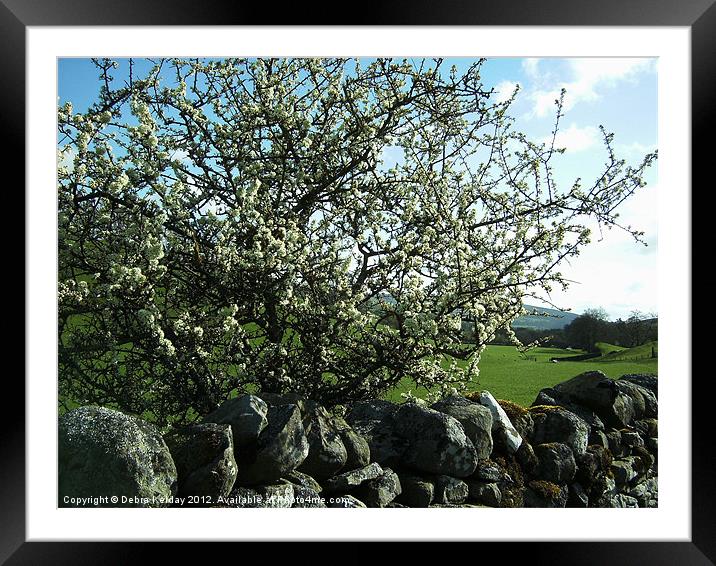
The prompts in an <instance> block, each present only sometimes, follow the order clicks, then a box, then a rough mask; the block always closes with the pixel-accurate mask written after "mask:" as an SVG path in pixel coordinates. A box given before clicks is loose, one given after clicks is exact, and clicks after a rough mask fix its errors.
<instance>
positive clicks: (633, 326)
mask: <svg viewBox="0 0 716 566" xmlns="http://www.w3.org/2000/svg"><path fill="white" fill-rule="evenodd" d="M514 333H515V335H516V336H517V338H519V340H520V342H522V343H523V344H528V343H532V342H534V341H535V340H541V341H542V344H543V345H544V346H549V347H554V348H575V349H579V350H585V351H587V352H595V351H597V347H596V344H597V342H606V343H608V344H614V345H615V346H623V347H624V348H634V347H636V346H641V345H642V344H646V343H647V342H651V341H653V340H657V339H658V319H657V316H656V314H653V313H644V312H641V311H638V310H635V311H632V312H631V314H630V315H629V317H628V318H626V319H622V318H618V319H617V320H615V321H610V320H609V319H608V315H607V313H606V311H604V309H602V308H595V309H587V310H586V311H585V312H584V313H583V314H581V315H580V316H578V317H577V318H575V319H574V320H573V321H572V322H571V323H570V324H568V325H567V326H565V327H564V328H562V329H536V328H515V329H514ZM491 344H503V345H507V344H511V341H510V338H509V336H507V334H506V333H504V332H503V333H499V334H497V335H496V336H495V339H494V340H493V341H492V342H491Z"/></svg>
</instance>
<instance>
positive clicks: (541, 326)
mask: <svg viewBox="0 0 716 566" xmlns="http://www.w3.org/2000/svg"><path fill="white" fill-rule="evenodd" d="M525 310H527V311H528V312H532V311H534V312H536V313H538V314H526V315H522V316H519V317H517V318H516V319H515V321H514V322H513V323H512V328H534V329H535V330H556V329H559V328H564V327H565V326H567V325H568V324H569V323H570V322H572V321H573V320H574V319H575V318H577V317H578V316H579V315H578V314H575V313H572V312H564V311H560V310H557V309H548V308H546V307H535V306H532V305H525Z"/></svg>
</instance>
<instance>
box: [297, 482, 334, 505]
mask: <svg viewBox="0 0 716 566" xmlns="http://www.w3.org/2000/svg"><path fill="white" fill-rule="evenodd" d="M325 506H326V503H325V502H324V501H323V498H322V497H321V496H320V495H319V493H318V492H317V491H315V490H313V489H311V488H310V487H304V486H302V485H294V486H293V505H292V507H294V508H296V507H298V508H316V507H320V508H323V507H325Z"/></svg>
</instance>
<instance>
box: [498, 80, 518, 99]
mask: <svg viewBox="0 0 716 566" xmlns="http://www.w3.org/2000/svg"><path fill="white" fill-rule="evenodd" d="M517 86H518V83H516V82H514V81H502V82H501V83H499V84H498V85H497V86H496V87H495V95H494V97H495V102H497V103H498V104H500V103H502V102H506V101H507V100H509V99H510V98H511V97H512V94H513V93H514V92H515V88H517Z"/></svg>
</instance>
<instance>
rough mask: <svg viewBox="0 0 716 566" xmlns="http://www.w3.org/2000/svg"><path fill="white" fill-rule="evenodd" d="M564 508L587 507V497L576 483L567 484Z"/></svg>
mask: <svg viewBox="0 0 716 566" xmlns="http://www.w3.org/2000/svg"><path fill="white" fill-rule="evenodd" d="M566 506H567V507H570V508H577V509H586V508H587V507H589V496H588V495H587V492H586V491H584V488H583V487H582V486H581V485H580V484H578V483H576V482H575V483H572V484H569V486H568V493H567V505H566Z"/></svg>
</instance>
